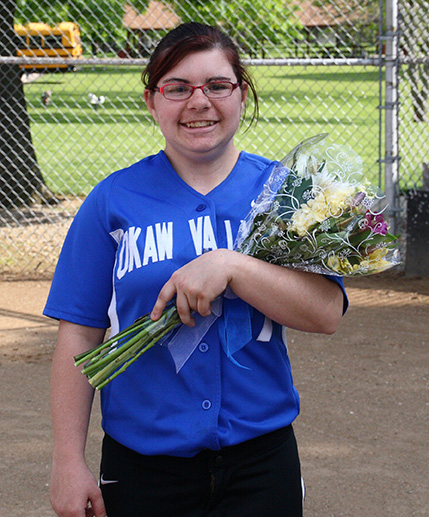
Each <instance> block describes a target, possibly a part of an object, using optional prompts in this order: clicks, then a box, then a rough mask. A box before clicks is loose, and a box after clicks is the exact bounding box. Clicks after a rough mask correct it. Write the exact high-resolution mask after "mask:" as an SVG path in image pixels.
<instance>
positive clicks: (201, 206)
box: [197, 203, 207, 212]
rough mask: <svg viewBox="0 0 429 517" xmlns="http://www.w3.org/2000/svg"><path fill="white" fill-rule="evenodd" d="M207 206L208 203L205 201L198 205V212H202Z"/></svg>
mask: <svg viewBox="0 0 429 517" xmlns="http://www.w3.org/2000/svg"><path fill="white" fill-rule="evenodd" d="M206 208H207V205H205V204H204V203H202V204H201V205H198V206H197V212H202V211H203V210H205V209H206Z"/></svg>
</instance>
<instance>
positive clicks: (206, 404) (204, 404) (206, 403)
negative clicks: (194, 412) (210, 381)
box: [201, 399, 212, 411]
mask: <svg viewBox="0 0 429 517" xmlns="http://www.w3.org/2000/svg"><path fill="white" fill-rule="evenodd" d="M201 406H202V408H203V409H205V410H206V411H207V410H208V409H210V408H211V407H212V403H211V402H210V400H208V399H206V400H203V401H202V403H201Z"/></svg>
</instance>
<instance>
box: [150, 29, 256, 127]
mask: <svg viewBox="0 0 429 517" xmlns="http://www.w3.org/2000/svg"><path fill="white" fill-rule="evenodd" d="M216 48H218V49H221V50H223V51H224V52H225V54H226V56H227V59H228V61H229V63H230V64H231V67H232V69H233V71H234V73H235V75H236V77H237V81H238V83H239V84H240V85H242V84H243V83H247V84H248V85H249V89H250V90H251V92H252V95H253V102H254V106H253V113H252V116H251V119H250V123H249V126H248V128H249V127H250V126H251V125H252V124H253V122H256V121H257V119H258V115H259V103H258V94H257V92H256V88H255V84H254V82H253V79H252V78H251V76H250V74H249V72H248V70H247V69H246V67H245V66H244V65H243V63H242V62H241V59H240V56H239V53H238V50H237V47H236V46H235V44H234V42H233V41H232V40H231V38H230V37H229V36H227V35H226V34H225V33H223V32H222V31H221V30H219V29H218V28H217V27H212V26H211V25H204V24H202V23H197V22H190V23H183V24H181V25H179V26H178V27H176V28H175V29H173V30H172V31H170V32H169V33H168V34H167V35H166V36H164V38H163V39H162V40H161V41H160V42H159V43H158V45H157V47H156V48H155V50H154V51H153V53H152V55H151V57H150V59H149V63H148V64H147V66H146V68H145V69H144V70H143V74H142V82H143V84H144V86H145V88H146V90H151V91H153V90H154V88H155V87H156V86H157V84H158V81H159V80H160V79H161V77H163V76H164V75H165V74H166V73H167V72H169V71H170V70H171V69H172V68H173V67H175V66H176V65H177V64H178V63H179V62H180V61H181V60H182V59H184V58H185V57H186V56H187V55H188V54H190V53H192V52H201V51H204V50H212V49H216Z"/></svg>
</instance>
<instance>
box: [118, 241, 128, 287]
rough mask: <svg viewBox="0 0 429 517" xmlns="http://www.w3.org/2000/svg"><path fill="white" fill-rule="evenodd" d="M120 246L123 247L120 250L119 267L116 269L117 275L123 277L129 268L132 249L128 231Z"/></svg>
mask: <svg viewBox="0 0 429 517" xmlns="http://www.w3.org/2000/svg"><path fill="white" fill-rule="evenodd" d="M120 246H121V249H120V250H119V256H118V267H117V269H116V276H117V277H118V278H119V279H121V278H122V277H123V276H124V275H125V273H126V272H127V270H128V262H129V260H128V258H129V255H130V251H129V248H128V232H125V233H124V236H123V237H122V240H121V244H120Z"/></svg>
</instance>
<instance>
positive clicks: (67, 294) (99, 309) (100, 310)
mask: <svg viewBox="0 0 429 517" xmlns="http://www.w3.org/2000/svg"><path fill="white" fill-rule="evenodd" d="M99 187H100V185H99V186H97V187H95V189H94V190H93V191H92V192H91V193H90V194H89V196H88V197H87V198H86V200H85V201H84V203H83V204H82V206H81V208H80V209H79V211H78V213H77V214H76V216H75V218H74V220H73V222H72V224H71V226H70V229H69V231H68V233H67V236H66V239H65V241H64V245H63V248H62V250H61V253H60V257H59V260H58V263H57V266H56V269H55V274H54V278H53V281H52V285H51V289H50V292H49V296H48V300H47V303H46V306H45V309H44V311H43V314H44V315H46V316H49V317H51V318H55V319H63V320H66V321H70V322H72V323H77V324H80V325H86V326H90V327H98V328H107V327H109V325H110V323H109V317H108V308H109V305H110V300H111V298H112V289H113V288H112V277H113V267H114V263H115V256H116V249H117V244H116V241H115V239H114V238H113V237H112V236H111V235H110V233H109V230H108V222H107V220H106V215H105V214H106V210H105V196H103V195H102V194H103V193H102V192H100V190H101V189H100V188H99ZM100 198H101V199H100ZM100 205H101V206H103V207H104V209H101V210H100Z"/></svg>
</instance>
